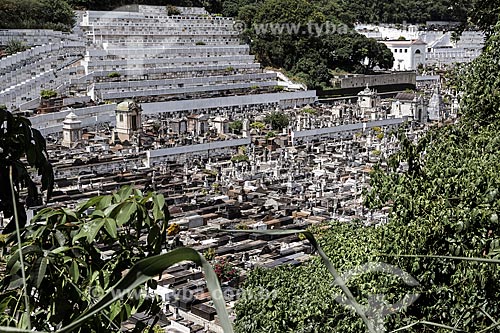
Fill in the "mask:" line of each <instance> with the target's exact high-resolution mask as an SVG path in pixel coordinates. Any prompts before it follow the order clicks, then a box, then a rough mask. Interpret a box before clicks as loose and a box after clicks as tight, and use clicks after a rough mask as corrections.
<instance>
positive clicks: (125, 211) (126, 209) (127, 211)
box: [116, 202, 137, 226]
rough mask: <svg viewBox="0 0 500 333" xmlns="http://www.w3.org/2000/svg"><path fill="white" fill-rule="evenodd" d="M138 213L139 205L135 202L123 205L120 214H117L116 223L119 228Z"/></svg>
mask: <svg viewBox="0 0 500 333" xmlns="http://www.w3.org/2000/svg"><path fill="white" fill-rule="evenodd" d="M136 211H137V204H136V203H135V202H126V203H124V204H122V205H121V208H120V210H119V211H118V214H116V223H117V224H118V226H122V225H124V224H125V223H127V222H128V221H129V220H130V219H131V218H132V216H133V215H134V213H135V212H136Z"/></svg>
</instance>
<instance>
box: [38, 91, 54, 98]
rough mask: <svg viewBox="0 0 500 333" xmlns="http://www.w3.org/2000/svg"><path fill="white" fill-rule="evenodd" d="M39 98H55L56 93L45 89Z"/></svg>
mask: <svg viewBox="0 0 500 333" xmlns="http://www.w3.org/2000/svg"><path fill="white" fill-rule="evenodd" d="M40 97H42V98H46V99H49V98H54V97H57V92H56V91H54V90H51V89H45V90H42V91H41V92H40Z"/></svg>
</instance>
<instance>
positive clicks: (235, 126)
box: [229, 120, 243, 134]
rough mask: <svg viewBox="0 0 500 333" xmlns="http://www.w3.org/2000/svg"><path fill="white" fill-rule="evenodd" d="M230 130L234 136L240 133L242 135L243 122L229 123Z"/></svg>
mask: <svg viewBox="0 0 500 333" xmlns="http://www.w3.org/2000/svg"><path fill="white" fill-rule="evenodd" d="M229 129H230V130H231V131H232V132H233V133H234V134H239V133H241V130H242V129H243V122H242V121H241V120H235V121H233V122H231V123H229Z"/></svg>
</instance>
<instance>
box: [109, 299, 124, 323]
mask: <svg viewBox="0 0 500 333" xmlns="http://www.w3.org/2000/svg"><path fill="white" fill-rule="evenodd" d="M121 310H122V306H121V302H120V301H116V302H114V303H112V304H111V306H110V313H109V318H110V319H111V320H113V319H115V318H116V316H117V315H118V314H119V313H120V311H121Z"/></svg>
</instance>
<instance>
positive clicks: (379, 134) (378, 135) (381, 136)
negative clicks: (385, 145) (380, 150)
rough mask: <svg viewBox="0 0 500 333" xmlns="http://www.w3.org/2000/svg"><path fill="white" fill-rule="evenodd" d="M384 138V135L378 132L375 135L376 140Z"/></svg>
mask: <svg viewBox="0 0 500 333" xmlns="http://www.w3.org/2000/svg"><path fill="white" fill-rule="evenodd" d="M383 138H384V133H382V132H380V133H378V134H377V139H379V140H382V139H383Z"/></svg>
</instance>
